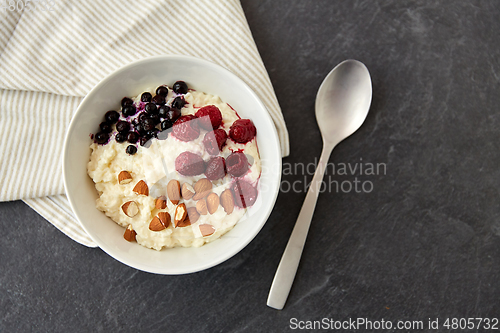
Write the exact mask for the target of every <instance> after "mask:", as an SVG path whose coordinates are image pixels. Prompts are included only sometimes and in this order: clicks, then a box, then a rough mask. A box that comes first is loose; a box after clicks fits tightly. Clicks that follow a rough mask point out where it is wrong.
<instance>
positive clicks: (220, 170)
mask: <svg viewBox="0 0 500 333" xmlns="http://www.w3.org/2000/svg"><path fill="white" fill-rule="evenodd" d="M225 175H226V162H225V161H224V157H222V156H216V157H212V158H211V159H210V160H209V161H208V162H207V168H206V170H205V176H206V177H207V178H208V179H209V180H211V181H214V180H217V179H221V178H224V176H225Z"/></svg>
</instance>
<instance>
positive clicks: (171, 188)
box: [167, 179, 181, 205]
mask: <svg viewBox="0 0 500 333" xmlns="http://www.w3.org/2000/svg"><path fill="white" fill-rule="evenodd" d="M167 195H168V198H169V199H170V201H171V202H172V203H173V204H174V205H177V204H178V203H179V200H180V199H181V184H180V183H179V181H178V180H176V179H172V180H170V181H169V182H168V184H167Z"/></svg>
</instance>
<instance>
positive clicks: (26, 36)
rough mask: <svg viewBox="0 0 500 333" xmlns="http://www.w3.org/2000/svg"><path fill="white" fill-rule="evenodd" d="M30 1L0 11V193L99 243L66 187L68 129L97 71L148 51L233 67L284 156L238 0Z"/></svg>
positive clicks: (280, 127) (273, 104) (275, 113)
mask: <svg viewBox="0 0 500 333" xmlns="http://www.w3.org/2000/svg"><path fill="white" fill-rule="evenodd" d="M31 2H32V6H31V7H29V8H24V9H22V8H20V7H17V8H14V9H13V10H11V9H12V8H13V7H10V8H9V7H8V8H6V10H5V11H0V18H1V19H0V125H1V126H2V134H1V137H2V140H1V142H2V144H1V145H0V156H2V158H1V161H0V182H1V184H2V186H1V187H0V201H8V200H17V199H23V200H24V202H26V203H27V204H28V205H29V206H30V207H31V208H33V209H34V210H36V211H37V212H38V213H39V214H40V215H42V216H43V217H44V218H46V219H47V220H48V221H49V222H51V223H52V224H53V225H54V226H56V227H57V228H58V229H60V230H61V231H62V232H64V233H65V234H66V235H68V236H69V237H71V238H72V239H74V240H75V241H77V242H79V243H81V244H84V245H86V246H89V247H94V246H96V245H95V243H94V242H93V241H92V240H91V239H90V237H89V236H88V235H87V234H86V233H85V231H84V230H83V229H82V227H81V226H80V224H79V223H78V222H77V221H76V219H75V218H74V216H73V214H72V211H71V208H70V206H69V203H68V201H67V199H66V196H65V195H64V186H63V180H62V171H61V154H62V146H63V138H64V135H65V132H66V128H67V126H68V124H69V122H70V120H71V116H72V114H73V112H74V111H75V110H76V108H77V107H78V104H79V103H80V101H81V100H82V98H83V96H85V95H86V94H87V93H88V92H89V90H90V89H91V88H92V87H93V86H94V85H96V84H97V83H98V82H99V81H100V80H101V79H102V78H104V77H105V76H107V75H108V74H110V73H111V72H113V71H115V70H116V69H117V68H119V67H121V66H123V65H125V64H128V63H130V62H132V61H135V60H138V59H141V58H145V57H149V56H154V55H161V54H186V55H192V56H195V57H199V58H204V59H207V60H209V61H212V62H215V63H217V64H219V65H221V66H223V67H225V68H227V69H229V70H230V71H232V72H233V73H235V74H236V75H238V76H239V77H240V78H242V79H243V80H244V81H245V82H246V83H247V84H248V85H250V87H252V89H253V90H254V91H255V92H256V93H257V94H258V95H259V97H260V98H261V99H262V101H263V102H264V103H265V104H266V106H267V108H268V110H269V112H270V114H271V117H272V119H273V120H274V122H275V125H276V129H277V131H278V134H279V137H280V140H281V149H282V154H283V156H286V155H288V153H289V147H288V133H287V130H286V126H285V123H284V120H283V115H282V114H281V110H280V107H279V105H278V101H277V99H276V96H275V94H274V90H273V87H272V85H271V82H270V80H269V76H268V74H267V72H266V69H265V67H264V65H263V63H262V60H261V58H260V56H259V53H258V51H257V47H256V45H255V43H254V40H253V38H252V34H251V32H250V30H249V27H248V24H247V22H246V19H245V15H244V13H243V10H242V8H241V4H240V3H239V1H238V0H188V1H173V0H172V1H169V0H131V1H123V0H99V1H97V0H96V1H83V0H49V1H39V2H38V3H34V1H31ZM33 3H34V4H36V5H37V7H36V8H35V7H34V6H33ZM21 7H22V6H21ZM18 10H20V11H18Z"/></svg>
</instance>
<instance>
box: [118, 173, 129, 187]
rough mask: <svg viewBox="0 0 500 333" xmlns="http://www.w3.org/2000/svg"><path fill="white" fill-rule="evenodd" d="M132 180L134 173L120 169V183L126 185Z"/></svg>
mask: <svg viewBox="0 0 500 333" xmlns="http://www.w3.org/2000/svg"><path fill="white" fill-rule="evenodd" d="M131 181H132V175H130V172H128V171H125V170H123V171H120V173H119V174H118V184H120V185H125V184H128V183H130V182H131Z"/></svg>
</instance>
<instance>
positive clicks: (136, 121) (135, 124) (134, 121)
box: [132, 117, 141, 127]
mask: <svg viewBox="0 0 500 333" xmlns="http://www.w3.org/2000/svg"><path fill="white" fill-rule="evenodd" d="M140 123H141V122H140V121H139V117H137V118H134V119H133V120H132V125H134V127H136V126H137V125H139V124H140Z"/></svg>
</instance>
